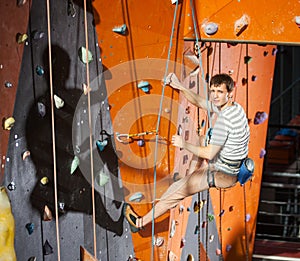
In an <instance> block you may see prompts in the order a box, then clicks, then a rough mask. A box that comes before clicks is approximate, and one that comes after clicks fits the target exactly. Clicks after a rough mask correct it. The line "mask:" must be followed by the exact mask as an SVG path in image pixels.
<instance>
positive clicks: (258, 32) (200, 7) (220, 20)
mask: <svg viewBox="0 0 300 261" xmlns="http://www.w3.org/2000/svg"><path fill="white" fill-rule="evenodd" d="M193 2H194V3H195V13H196V14H197V15H196V17H197V21H198V26H199V30H200V35H201V39H202V40H205V41H222V42H226V41H238V42H247V43H251V42H259V43H269V44H272V43H275V44H279V43H280V44H293V45H299V43H300V42H299V39H300V28H299V23H300V3H299V1H298V0H288V1H281V0H274V1H268V0H236V1H227V0H213V1H193ZM186 3H187V5H189V4H190V1H186ZM242 17H243V19H242V20H241V22H239V20H240V19H241V18H242ZM297 17H298V18H297ZM185 18H186V20H185V29H184V38H185V39H194V38H195V36H194V30H193V23H192V12H191V9H190V8H189V7H188V8H186V13H185ZM296 21H297V23H298V24H297V23H296ZM210 23H215V24H216V25H217V26H218V31H217V32H216V33H215V34H213V35H208V34H207V33H206V29H207V28H208V27H207V26H209V24H210ZM239 26H240V27H239ZM239 28H240V29H242V30H240V29H239ZM243 30H244V31H243Z"/></svg>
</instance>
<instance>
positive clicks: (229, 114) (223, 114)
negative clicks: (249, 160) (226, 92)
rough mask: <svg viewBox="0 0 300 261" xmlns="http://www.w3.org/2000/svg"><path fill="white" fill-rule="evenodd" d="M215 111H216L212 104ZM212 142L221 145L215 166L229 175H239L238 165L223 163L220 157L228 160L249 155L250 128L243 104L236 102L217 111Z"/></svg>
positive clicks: (237, 159)
mask: <svg viewBox="0 0 300 261" xmlns="http://www.w3.org/2000/svg"><path fill="white" fill-rule="evenodd" d="M212 109H213V111H216V109H217V108H215V106H214V105H212ZM217 113H218V115H217V120H216V122H215V124H214V127H213V130H212V135H211V139H210V144H213V145H218V146H221V147H222V148H221V150H220V152H219V154H218V155H217V157H216V159H214V161H215V168H216V169H217V170H219V171H222V172H224V173H226V174H229V175H237V174H238V172H239V168H238V167H232V166H228V165H227V164H224V163H222V161H221V160H220V158H223V159H227V160H228V161H240V160H243V159H244V158H246V157H247V155H248V143H249V137H250V129H249V125H248V119H247V117H246V114H245V111H244V109H243V108H242V106H241V105H239V104H238V103H236V102H234V103H233V105H232V106H229V107H227V108H225V109H224V110H222V111H218V112H217Z"/></svg>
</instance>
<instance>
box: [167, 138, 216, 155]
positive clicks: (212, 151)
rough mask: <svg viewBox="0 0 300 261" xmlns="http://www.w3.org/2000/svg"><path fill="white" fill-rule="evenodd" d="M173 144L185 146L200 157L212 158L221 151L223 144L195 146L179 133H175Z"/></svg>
mask: <svg viewBox="0 0 300 261" xmlns="http://www.w3.org/2000/svg"><path fill="white" fill-rule="evenodd" d="M172 144H173V145H174V146H175V147H179V148H183V149H186V150H188V151H189V152H192V153H193V154H194V155H196V156H197V157H199V158H202V159H208V160H212V159H213V158H214V157H215V156H216V155H217V153H218V152H219V151H220V149H221V146H218V145H213V144H208V145H207V146H195V145H193V144H190V143H188V142H186V141H184V140H183V138H182V137H181V136H179V135H173V137H172Z"/></svg>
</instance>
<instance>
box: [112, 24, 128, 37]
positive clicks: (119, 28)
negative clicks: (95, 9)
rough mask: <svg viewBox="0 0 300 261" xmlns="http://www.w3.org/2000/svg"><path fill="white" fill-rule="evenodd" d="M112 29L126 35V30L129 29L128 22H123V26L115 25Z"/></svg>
mask: <svg viewBox="0 0 300 261" xmlns="http://www.w3.org/2000/svg"><path fill="white" fill-rule="evenodd" d="M112 30H113V32H115V33H118V34H122V35H125V34H126V31H127V26H126V24H123V25H121V26H115V27H114V28H113V29H112Z"/></svg>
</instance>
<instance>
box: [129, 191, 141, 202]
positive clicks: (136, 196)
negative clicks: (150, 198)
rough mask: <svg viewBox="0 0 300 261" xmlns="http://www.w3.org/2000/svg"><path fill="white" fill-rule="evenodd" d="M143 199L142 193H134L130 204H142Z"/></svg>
mask: <svg viewBox="0 0 300 261" xmlns="http://www.w3.org/2000/svg"><path fill="white" fill-rule="evenodd" d="M142 199H143V193H142V192H136V193H134V194H133V195H132V196H131V197H130V198H129V201H130V202H133V201H134V202H140V201H141V200H142Z"/></svg>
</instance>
